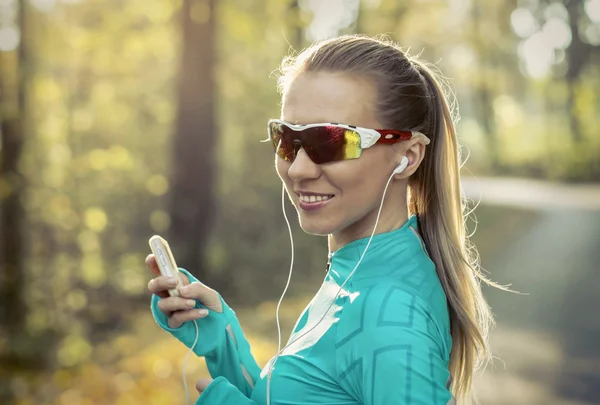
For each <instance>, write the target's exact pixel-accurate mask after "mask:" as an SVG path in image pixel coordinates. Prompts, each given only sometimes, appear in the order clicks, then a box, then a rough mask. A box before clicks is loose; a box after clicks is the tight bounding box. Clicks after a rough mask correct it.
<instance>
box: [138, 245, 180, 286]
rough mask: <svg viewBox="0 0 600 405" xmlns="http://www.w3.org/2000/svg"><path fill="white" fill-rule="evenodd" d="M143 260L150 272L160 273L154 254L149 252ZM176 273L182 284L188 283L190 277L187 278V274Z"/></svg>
mask: <svg viewBox="0 0 600 405" xmlns="http://www.w3.org/2000/svg"><path fill="white" fill-rule="evenodd" d="M145 262H146V266H147V267H148V269H149V270H150V272H151V273H152V274H154V275H157V276H160V275H162V274H161V272H160V268H159V267H158V263H157V262H156V256H154V254H152V253H150V254H149V255H148V256H146V260H145ZM177 274H178V276H179V278H180V279H181V282H182V284H183V285H188V284H189V283H190V279H189V278H188V276H186V275H185V273H182V272H180V271H179V272H177Z"/></svg>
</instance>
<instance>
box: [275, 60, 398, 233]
mask: <svg viewBox="0 0 600 405" xmlns="http://www.w3.org/2000/svg"><path fill="white" fill-rule="evenodd" d="M376 96H377V94H376V89H375V86H374V85H373V84H371V83H370V82H369V81H367V80H366V79H362V78H360V77H355V76H351V75H348V74H343V73H329V72H320V73H308V74H300V75H299V76H298V77H297V78H296V79H294V81H293V82H292V83H291V85H290V86H289V88H288V91H287V93H286V94H285V95H284V99H283V107H282V117H281V118H282V119H283V120H285V121H288V122H291V123H294V124H312V123H323V122H336V123H340V124H349V125H355V126H361V127H366V128H375V129H376V128H383V126H382V125H381V123H380V122H378V121H377V119H376V118H375V114H374V111H373V110H372V106H374V105H376ZM401 144H402V143H400V144H397V145H400V146H399V147H396V146H395V147H390V146H386V145H375V146H372V147H370V148H368V149H365V150H363V152H362V154H361V156H360V158H358V159H352V160H344V161H337V162H331V163H325V164H315V163H314V162H313V161H312V160H311V159H310V158H309V157H308V156H307V154H306V152H305V151H304V150H303V149H300V151H298V154H297V156H296V159H295V160H294V162H292V163H290V162H286V161H285V160H283V159H281V158H279V157H276V166H277V173H278V174H279V176H280V177H281V179H282V181H283V182H284V183H285V187H286V189H287V192H288V195H289V197H290V199H291V201H292V203H293V204H294V206H295V207H296V210H297V211H298V217H299V220H300V226H301V227H302V229H303V230H304V231H305V232H307V233H310V234H315V235H328V234H333V235H334V236H341V237H342V238H343V239H344V240H354V239H356V238H359V237H364V235H365V234H367V235H368V234H370V232H371V230H372V229H373V228H372V227H373V225H374V222H375V217H376V215H377V211H378V209H379V205H380V203H381V197H382V193H383V189H384V187H385V184H386V182H387V180H388V178H389V176H390V175H391V174H392V171H393V170H394V168H395V167H396V166H397V165H398V163H399V162H400V158H401V155H402V154H403V150H402V149H403V146H401ZM392 188H393V187H392V185H390V187H389V189H388V192H387V195H386V202H387V201H388V199H390V193H391V192H392ZM305 193H309V194H319V195H322V196H332V197H331V198H330V199H329V200H327V201H324V202H321V203H316V204H315V203H313V204H310V203H309V204H306V203H304V202H302V200H303V198H302V196H303V195H304V194H305ZM387 205H388V204H387V203H386V206H387ZM396 208H397V209H398V210H400V207H398V206H397V205H396ZM384 216H385V215H383V214H382V219H383V217H384ZM378 229H380V228H379V226H378Z"/></svg>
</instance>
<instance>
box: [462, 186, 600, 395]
mask: <svg viewBox="0 0 600 405" xmlns="http://www.w3.org/2000/svg"><path fill="white" fill-rule="evenodd" d="M464 186H465V190H466V192H467V194H468V195H469V197H470V198H472V199H475V200H479V199H481V201H482V203H483V204H486V205H508V206H513V207H526V208H535V209H536V211H537V212H539V213H540V215H539V218H538V220H537V221H535V223H534V224H533V226H531V227H530V228H529V229H527V230H526V231H525V232H522V233H521V234H519V235H511V237H510V240H508V241H507V243H506V246H505V247H504V248H502V251H496V252H494V254H493V255H491V257H488V258H487V263H486V264H485V267H486V268H487V270H489V271H490V272H491V273H492V274H493V278H494V279H495V280H497V281H499V282H501V283H512V287H511V288H513V289H515V290H518V291H521V292H524V293H528V294H529V295H515V294H509V293H505V292H499V291H492V290H488V291H486V295H487V296H488V298H489V301H490V304H491V305H492V308H493V310H494V313H495V314H496V317H497V323H498V326H497V327H496V329H495V330H494V332H493V333H492V347H493V349H494V352H495V354H496V355H497V356H499V357H500V358H501V359H502V360H503V361H504V362H505V363H506V366H505V365H504V364H503V363H502V362H501V361H496V362H495V370H494V369H490V370H489V371H487V372H486V373H485V374H484V375H483V376H482V377H481V381H480V382H479V395H480V399H481V403H482V404H484V405H496V404H498V405H500V404H513V405H518V404H527V405H535V404H540V405H541V404H544V405H559V404H560V405H563V404H565V405H566V404H571V405H575V404H599V403H600V345H599V344H598V343H599V342H600V311H599V310H598V309H600V186H592V185H588V186H570V185H555V184H550V183H543V182H537V181H529V180H511V179H479V180H477V181H475V180H472V179H467V180H466V181H465V183H464ZM480 196H481V198H480ZM484 260H485V259H484Z"/></svg>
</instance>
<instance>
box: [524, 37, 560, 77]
mask: <svg viewBox="0 0 600 405" xmlns="http://www.w3.org/2000/svg"><path fill="white" fill-rule="evenodd" d="M519 55H520V56H521V58H522V59H523V60H524V62H525V70H526V72H527V74H528V75H529V76H531V77H532V78H534V79H541V78H543V77H545V76H546V75H548V73H550V69H551V67H552V64H553V62H554V48H553V47H552V45H551V44H549V43H548V40H547V38H546V36H545V35H544V34H543V33H542V32H537V33H535V34H534V35H533V36H531V37H530V38H529V39H527V40H525V41H524V42H522V43H521V44H520V45H519Z"/></svg>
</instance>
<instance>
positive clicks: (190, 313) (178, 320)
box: [167, 308, 208, 329]
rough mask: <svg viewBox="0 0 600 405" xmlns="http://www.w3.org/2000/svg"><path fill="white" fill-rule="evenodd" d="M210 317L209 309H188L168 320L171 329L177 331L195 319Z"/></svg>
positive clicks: (177, 312) (175, 313) (174, 314)
mask: <svg viewBox="0 0 600 405" xmlns="http://www.w3.org/2000/svg"><path fill="white" fill-rule="evenodd" d="M207 316H208V310H207V309H204V308H203V309H188V310H184V311H176V312H173V314H172V315H171V316H170V317H169V318H168V321H167V323H168V324H169V327H170V328H173V329H177V328H179V327H180V326H181V325H183V324H184V323H186V322H188V321H193V320H195V319H201V318H206V317H207Z"/></svg>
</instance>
